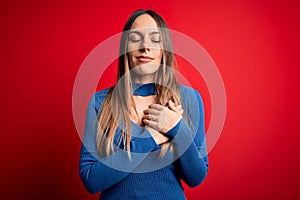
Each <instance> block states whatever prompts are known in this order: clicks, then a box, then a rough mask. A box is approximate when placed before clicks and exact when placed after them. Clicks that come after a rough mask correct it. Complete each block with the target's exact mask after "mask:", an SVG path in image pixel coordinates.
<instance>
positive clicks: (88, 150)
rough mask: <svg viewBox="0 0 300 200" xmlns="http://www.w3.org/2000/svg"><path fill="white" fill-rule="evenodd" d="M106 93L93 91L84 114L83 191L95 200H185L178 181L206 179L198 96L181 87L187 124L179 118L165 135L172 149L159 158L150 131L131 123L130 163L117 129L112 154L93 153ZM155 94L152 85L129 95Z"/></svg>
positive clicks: (194, 183)
mask: <svg viewBox="0 0 300 200" xmlns="http://www.w3.org/2000/svg"><path fill="white" fill-rule="evenodd" d="M108 91H109V89H105V90H102V91H99V92H97V93H96V94H95V95H94V96H93V98H92V99H91V101H90V103H89V106H88V110H87V114H86V126H85V133H84V138H83V145H82V147H81V152H80V170H79V171H80V177H81V179H82V182H83V184H84V186H85V187H86V189H87V190H88V191H89V192H90V193H92V194H94V193H97V192H101V194H100V197H99V199H103V200H109V199H112V200H118V199H130V200H131V199H143V200H144V199H151V200H153V199H156V200H160V199H168V200H172V199H174V200H181V199H185V196H184V192H183V187H182V185H181V180H183V181H184V182H185V183H186V184H187V185H188V186H190V187H195V186H197V185H199V184H200V183H201V182H202V181H203V180H204V178H205V177H206V174H207V171H208V159H207V151H206V142H205V131H204V110H203V102H202V99H201V97H200V95H199V93H198V92H197V91H196V90H194V89H192V88H190V87H187V86H180V93H181V102H182V107H183V110H184V112H185V113H188V117H187V118H188V120H187V121H185V120H184V119H181V120H180V121H179V122H178V123H177V124H176V126H175V127H173V128H172V129H171V130H170V131H169V132H167V133H166V135H167V136H168V137H169V138H170V139H171V144H172V145H173V147H174V148H173V149H174V150H173V151H167V153H166V155H165V156H164V157H162V158H159V157H158V156H159V152H160V145H157V144H156V143H155V141H154V140H153V138H152V137H151V135H150V133H149V132H148V131H147V130H146V129H145V128H144V127H141V126H139V125H137V124H135V123H134V122H132V123H131V125H132V133H131V134H132V136H131V141H130V147H131V159H130V158H129V157H128V155H127V152H126V151H125V150H124V145H122V142H121V143H119V142H118V141H119V137H120V134H121V126H119V127H118V128H117V131H116V133H115V140H114V143H115V147H117V148H115V150H116V153H114V154H113V155H111V156H108V157H105V158H103V157H100V156H99V155H98V153H97V149H96V130H97V122H98V121H97V114H98V112H99V110H100V109H101V105H102V102H103V100H104V99H105V97H106V95H107V92H108ZM154 94H155V85H154V83H149V84H134V95H140V96H148V95H154Z"/></svg>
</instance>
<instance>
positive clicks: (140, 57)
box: [128, 14, 162, 81]
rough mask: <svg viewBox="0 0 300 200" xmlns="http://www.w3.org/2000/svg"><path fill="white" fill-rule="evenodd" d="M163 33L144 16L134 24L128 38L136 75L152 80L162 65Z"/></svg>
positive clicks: (130, 55) (131, 64)
mask: <svg viewBox="0 0 300 200" xmlns="http://www.w3.org/2000/svg"><path fill="white" fill-rule="evenodd" d="M161 45H162V41H161V33H160V31H159V29H158V27H157V24H156V22H155V21H154V19H153V18H152V17H151V16H150V15H148V14H143V15H141V16H139V17H138V18H136V20H135V21H134V23H133V24H132V27H131V30H130V33H129V38H128V55H129V65H130V69H132V70H133V71H134V72H135V74H136V75H138V76H140V77H148V78H152V80H151V81H153V78H154V74H155V72H156V71H157V70H158V68H159V66H160V64H161V58H162V50H161V49H162V48H161Z"/></svg>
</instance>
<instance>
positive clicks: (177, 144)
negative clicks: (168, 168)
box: [166, 90, 208, 187]
mask: <svg viewBox="0 0 300 200" xmlns="http://www.w3.org/2000/svg"><path fill="white" fill-rule="evenodd" d="M182 96H183V97H186V98H189V100H188V101H184V104H185V105H184V107H185V110H186V112H189V116H190V120H191V124H192V128H190V126H188V125H187V123H186V122H185V120H183V119H181V120H180V121H179V123H178V124H176V126H175V127H174V128H172V129H171V130H170V131H168V132H167V133H166V135H167V136H168V137H170V138H171V139H172V144H173V145H174V151H175V153H176V154H177V156H178V157H179V158H178V160H177V161H176V162H175V164H176V167H177V169H178V171H179V173H180V176H181V178H182V180H183V181H184V182H185V183H186V184H187V185H188V186H190V187H195V186H197V185H199V184H200V183H201V182H202V181H203V180H204V179H205V177H206V175H207V172H208V157H207V150H206V139H205V129H204V108H203V102H202V99H201V97H200V94H199V93H198V92H197V91H196V90H194V92H193V94H191V93H190V92H189V94H185V91H183V94H182ZM183 100H184V99H183Z"/></svg>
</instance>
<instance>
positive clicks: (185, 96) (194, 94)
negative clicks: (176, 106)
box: [179, 84, 202, 104]
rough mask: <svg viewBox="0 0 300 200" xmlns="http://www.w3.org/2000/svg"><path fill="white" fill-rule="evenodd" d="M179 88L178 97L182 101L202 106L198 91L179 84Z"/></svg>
mask: <svg viewBox="0 0 300 200" xmlns="http://www.w3.org/2000/svg"><path fill="white" fill-rule="evenodd" d="M179 88H180V96H181V99H182V100H183V101H187V102H192V101H198V102H200V103H201V104H202V97H201V95H200V93H199V91H198V90H196V89H194V88H192V87H190V86H186V85H181V84H179Z"/></svg>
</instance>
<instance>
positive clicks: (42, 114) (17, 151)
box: [0, 0, 300, 199]
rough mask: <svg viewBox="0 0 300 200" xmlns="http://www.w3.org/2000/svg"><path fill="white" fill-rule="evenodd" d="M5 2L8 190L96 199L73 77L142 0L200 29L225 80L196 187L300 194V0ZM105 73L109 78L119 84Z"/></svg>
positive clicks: (202, 194) (4, 171) (234, 193)
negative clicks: (84, 160)
mask: <svg viewBox="0 0 300 200" xmlns="http://www.w3.org/2000/svg"><path fill="white" fill-rule="evenodd" d="M0 4H1V5H0V16H1V18H0V23H1V31H0V35H1V37H0V40H1V43H0V44H1V54H0V56H1V68H0V77H1V79H0V80H1V84H0V88H1V133H2V134H1V145H0V146H1V153H2V158H1V165H0V172H1V186H0V191H1V199H97V195H94V196H93V195H90V194H88V193H87V191H86V190H85V189H84V187H83V185H82V183H81V181H80V179H79V176H78V159H79V158H78V156H79V149H80V142H81V141H80V138H79V136H78V134H77V132H76V129H75V126H74V122H73V118H72V89H73V83H74V80H75V77H76V73H77V71H78V69H79V67H80V65H81V63H82V62H83V60H84V58H85V57H86V56H87V55H88V53H89V52H90V51H91V50H92V49H93V48H94V47H95V46H97V45H98V44H99V43H101V42H102V41H103V40H105V39H106V38H108V37H110V36H112V35H113V34H116V33H119V32H120V31H121V30H122V26H123V24H124V23H125V21H126V19H127V18H128V16H129V15H130V14H131V13H132V12H133V11H134V10H136V9H138V8H151V9H155V10H156V11H158V12H159V13H160V14H161V15H162V16H163V17H164V18H165V20H166V21H167V23H168V24H169V26H170V28H171V29H175V30H177V31H180V32H183V33H185V34H187V35H189V36H191V37H192V38H194V39H195V40H196V41H198V42H199V43H200V44H201V45H202V46H203V47H204V48H205V49H206V50H207V51H208V53H209V54H210V55H211V57H212V58H213V59H214V61H215V62H216V64H217V66H218V68H219V70H220V73H221V74H222V77H223V80H224V83H225V87H226V93H227V116H226V122H225V126H224V129H223V132H222V134H221V137H220V139H219V141H218V143H217V145H216V146H215V148H214V149H213V150H212V151H211V152H210V154H209V159H210V169H209V174H208V176H207V178H206V180H205V181H204V183H203V184H202V185H201V186H199V187H197V188H195V189H189V188H186V195H187V199H299V198H300V194H299V186H298V185H297V184H298V182H299V178H300V176H299V175H300V173H299V158H298V157H299V156H298V154H299V149H298V147H297V144H298V142H299V135H298V134H299V133H300V128H299V113H300V112H299V111H300V109H299V105H298V102H299V100H300V99H299V82H298V80H297V77H298V76H299V75H300V73H299V72H300V69H299V66H300V65H299V64H300V62H299V55H298V52H299V46H300V42H299V41H300V40H299V35H300V30H299V27H300V26H299V14H298V12H299V10H300V5H299V3H298V2H297V1H291V0H285V1H267V0H263V1H250V0H245V1H238V0H232V1H215V0H212V1H185V2H175V1H163V2H162V1H161V2H159V1H132V0H128V1H109V3H106V2H104V1H103V2H100V1H69V2H68V1H64V2H63V3H62V2H60V1H48V2H46V1H26V2H23V1H6V2H5V1H1V3H0ZM116 48H118V47H116ZM180 63H181V64H182V65H185V64H186V63H185V62H184V61H181V62H180ZM187 65H188V64H187ZM184 67H185V68H184ZM181 68H183V69H184V70H182V71H184V72H185V74H186V76H187V78H188V79H189V80H190V82H191V83H192V85H193V86H194V87H195V88H197V89H198V90H199V91H200V92H201V93H202V95H203V97H204V101H205V103H206V110H207V112H206V116H207V118H208V119H209V116H210V100H209V95H208V93H207V91H206V88H205V86H203V85H202V84H198V83H197V81H198V79H197V77H194V76H193V70H192V69H191V68H189V67H188V66H182V67H181ZM112 70H113V68H112ZM107 75H108V77H105V78H103V80H102V82H101V84H100V85H101V86H100V87H105V86H108V85H111V84H112V81H105V80H110V79H112V80H114V77H112V75H110V74H109V73H107ZM200 82H201V81H200ZM208 121H209V120H208ZM162 189H163V188H162Z"/></svg>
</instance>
